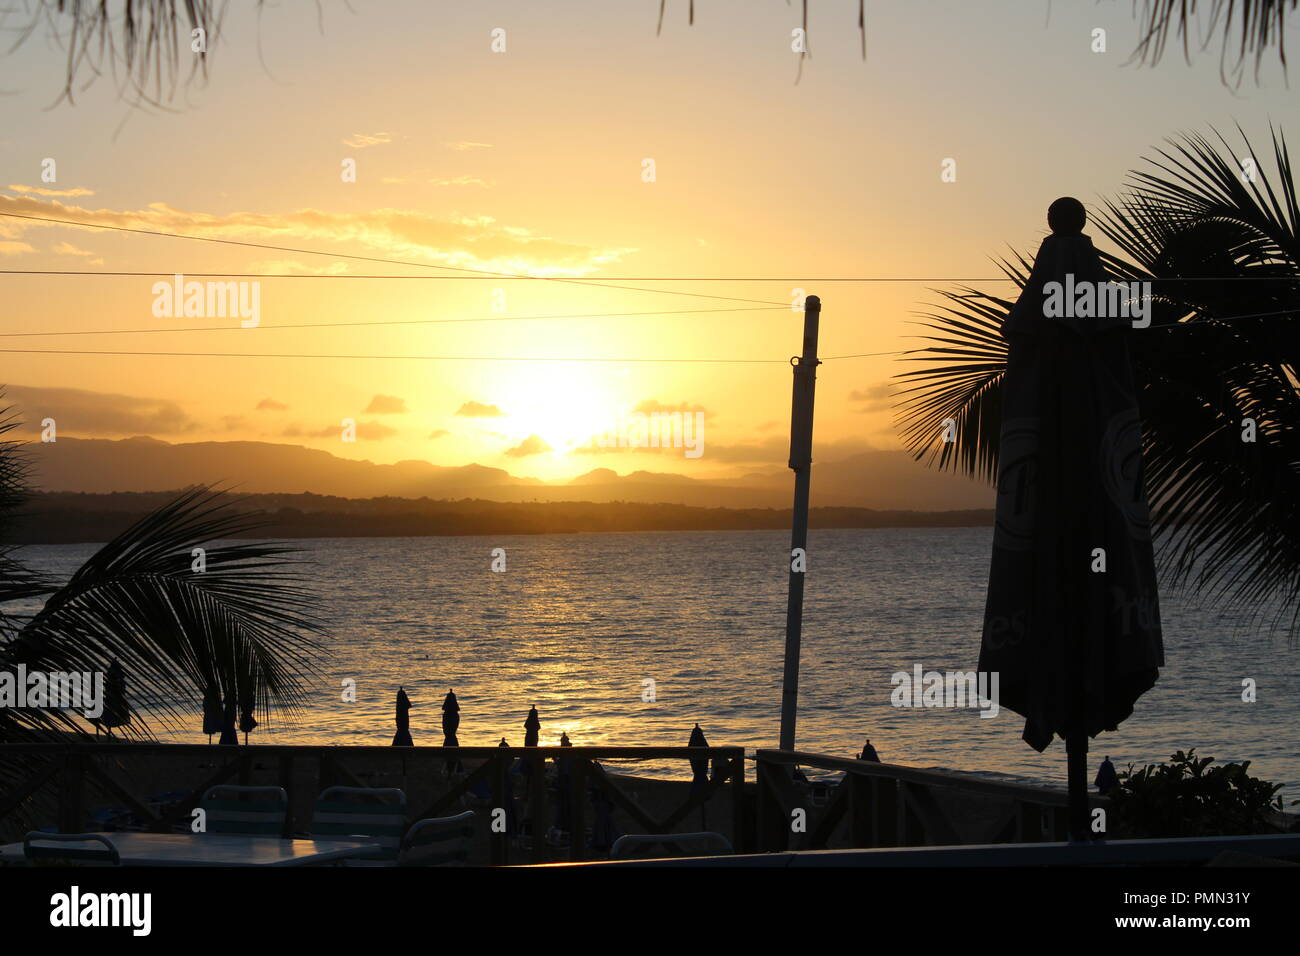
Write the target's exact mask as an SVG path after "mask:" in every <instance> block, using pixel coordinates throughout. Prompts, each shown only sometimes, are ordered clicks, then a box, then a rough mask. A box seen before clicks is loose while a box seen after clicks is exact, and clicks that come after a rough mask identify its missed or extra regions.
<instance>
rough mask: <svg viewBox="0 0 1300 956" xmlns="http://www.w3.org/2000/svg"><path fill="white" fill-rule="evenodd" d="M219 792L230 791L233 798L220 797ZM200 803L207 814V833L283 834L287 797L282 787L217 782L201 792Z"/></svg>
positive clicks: (279, 835)
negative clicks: (204, 791)
mask: <svg viewBox="0 0 1300 956" xmlns="http://www.w3.org/2000/svg"><path fill="white" fill-rule="evenodd" d="M218 794H232V795H233V799H222V798H221V797H219V796H218ZM241 797H248V798H250V799H240V798H241ZM200 806H201V807H202V808H203V810H204V812H205V813H206V814H207V829H206V831H205V832H207V833H240V834H245V835H248V836H268V837H283V836H284V820H285V816H286V814H287V812H288V810H289V797H288V795H287V794H286V793H285V792H284V788H283V787H237V786H232V785H230V784H218V785H217V786H215V787H210V788H209V789H208V792H207V793H205V794H204V795H203V802H202V803H201V804H200Z"/></svg>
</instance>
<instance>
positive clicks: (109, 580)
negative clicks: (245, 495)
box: [3, 488, 321, 733]
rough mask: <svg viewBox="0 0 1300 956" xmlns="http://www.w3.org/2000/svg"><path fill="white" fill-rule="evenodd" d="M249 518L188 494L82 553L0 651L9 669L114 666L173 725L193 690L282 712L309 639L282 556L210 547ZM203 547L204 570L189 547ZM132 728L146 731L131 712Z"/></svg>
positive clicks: (197, 699) (305, 609)
mask: <svg viewBox="0 0 1300 956" xmlns="http://www.w3.org/2000/svg"><path fill="white" fill-rule="evenodd" d="M257 525H258V519H257V517H256V516H254V515H249V514H240V513H235V512H231V511H229V510H228V506H227V505H226V504H225V503H223V501H222V500H221V496H220V494H219V493H218V492H215V491H213V490H211V489H208V488H196V489H193V490H191V491H188V492H185V493H184V494H182V495H180V496H179V497H178V498H177V499H176V500H175V501H173V502H171V503H170V504H168V505H165V506H164V507H162V508H160V509H158V510H157V511H155V512H154V513H152V514H150V515H147V516H146V517H144V518H143V519H141V520H140V521H138V522H136V523H135V524H134V525H132V526H131V527H130V528H128V529H127V530H125V531H123V532H122V533H121V534H120V535H118V536H117V537H116V538H114V539H113V540H112V541H110V542H109V543H107V544H106V545H104V546H103V547H102V548H101V549H100V550H99V551H98V552H96V554H95V555H93V556H92V557H91V558H90V559H89V560H88V561H87V562H86V563H85V564H84V565H83V566H82V567H81V568H80V569H78V570H77V572H76V573H75V574H74V575H73V576H72V578H71V580H69V581H68V582H67V583H66V584H65V585H64V586H63V587H61V588H59V589H58V590H57V591H55V592H54V593H53V594H52V595H51V596H50V598H49V599H48V601H47V602H46V604H45V606H44V608H42V609H41V610H40V611H39V612H38V613H37V614H36V615H34V616H33V617H32V618H31V619H30V620H29V621H27V622H26V623H25V624H24V626H23V627H22V628H21V630H20V631H19V632H18V634H17V635H16V637H14V638H13V639H12V640H11V641H10V642H9V643H8V644H7V645H6V647H5V648H4V650H3V657H4V658H7V660H8V662H9V664H10V666H13V665H14V664H16V663H19V662H21V663H24V664H26V665H27V667H28V668H29V669H40V670H63V671H102V670H104V668H105V666H106V665H107V663H108V662H109V661H110V660H118V661H120V662H121V664H122V665H123V667H124V668H125V669H126V672H127V674H128V677H129V680H130V682H131V686H132V688H133V689H134V690H133V695H132V696H133V698H134V699H136V700H137V701H139V702H141V703H144V704H145V705H146V706H147V708H148V712H149V713H150V715H151V716H154V717H156V718H157V720H158V721H159V722H160V723H162V724H164V725H174V724H175V723H176V721H177V720H178V719H179V717H180V716H181V715H186V714H197V713H199V712H201V709H202V699H203V693H204V691H205V690H210V689H215V690H216V691H217V692H218V694H219V695H220V696H221V697H222V698H223V699H224V698H226V697H234V698H237V699H239V700H241V701H242V700H247V701H256V704H257V706H258V707H259V708H260V710H261V712H262V714H263V715H269V714H270V712H271V710H272V708H277V709H281V710H285V711H288V712H293V711H295V710H297V709H298V708H299V707H300V706H301V705H302V704H303V703H304V702H305V700H306V690H305V689H304V684H305V682H306V681H307V680H308V679H310V678H311V677H312V676H313V675H314V674H315V673H316V664H315V660H316V658H317V657H318V656H319V651H320V646H319V643H318V641H317V640H316V639H315V637H314V635H315V634H317V633H319V632H320V631H321V625H320V622H319V621H318V620H317V618H316V617H315V615H314V613H313V610H312V608H313V600H312V596H311V594H310V592H309V591H308V590H307V589H306V588H305V587H303V584H302V581H301V579H300V577H299V575H297V574H296V573H295V572H294V571H293V570H292V569H291V568H290V566H289V562H288V560H287V559H286V556H288V555H290V554H292V553H293V551H292V549H288V548H283V547H278V546H272V545H268V544H265V543H262V542H237V543H212V542H220V541H221V540H222V539H229V538H231V537H233V536H235V535H238V534H242V533H245V532H248V531H250V530H252V529H254V528H256V527H257ZM200 545H206V564H207V568H206V570H204V571H195V570H192V566H191V565H192V561H193V557H192V555H191V551H192V549H193V548H195V547H197V546H200ZM140 716H141V719H140V720H139V721H138V722H137V724H136V725H133V726H136V730H137V732H139V733H144V732H147V731H148V729H149V723H148V718H146V717H144V715H143V714H141V715H140Z"/></svg>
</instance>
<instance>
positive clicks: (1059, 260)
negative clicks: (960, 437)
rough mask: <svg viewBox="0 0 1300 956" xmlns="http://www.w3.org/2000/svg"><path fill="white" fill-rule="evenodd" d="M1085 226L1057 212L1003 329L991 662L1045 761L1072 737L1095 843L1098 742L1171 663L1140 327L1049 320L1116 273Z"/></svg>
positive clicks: (1071, 206)
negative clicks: (1155, 543) (1046, 753)
mask: <svg viewBox="0 0 1300 956" xmlns="http://www.w3.org/2000/svg"><path fill="white" fill-rule="evenodd" d="M1084 219H1085V217H1084V211H1083V206H1082V204H1080V203H1079V202H1078V201H1077V200H1072V199H1061V200H1057V201H1056V202H1055V203H1053V204H1052V208H1051V209H1050V210H1049V212H1048V222H1049V224H1050V225H1051V226H1052V228H1053V234H1052V235H1051V236H1049V237H1048V238H1047V239H1045V240H1044V241H1043V244H1042V247H1041V248H1040V250H1039V253H1038V256H1037V257H1036V259H1035V262H1034V268H1033V271H1032V273H1031V275H1030V279H1029V281H1028V283H1027V284H1026V286H1025V289H1024V291H1023V292H1022V294H1021V296H1020V299H1019V300H1018V301H1017V302H1016V305H1015V308H1014V309H1013V310H1012V312H1011V314H1010V316H1008V319H1007V321H1006V323H1005V324H1004V326H1003V330H1002V332H1003V335H1004V336H1005V337H1006V338H1007V340H1008V343H1009V349H1008V355H1007V370H1006V375H1005V379H1004V381H1003V398H1002V402H1003V405H1002V429H1001V436H1000V445H999V452H998V455H999V460H998V497H997V511H996V523H995V530H994V537H993V555H992V562H991V567H990V573H989V589H988V600H987V605H986V608H985V617H984V633H983V638H982V642H981V647H980V658H979V669H980V670H981V671H983V672H988V673H997V674H998V676H999V694H998V697H999V702H1000V704H1001V705H1002V706H1004V707H1008V708H1010V709H1011V710H1013V711H1015V712H1016V713H1019V714H1021V715H1022V716H1023V717H1024V718H1025V726H1024V734H1023V736H1024V740H1025V742H1026V743H1028V744H1029V745H1030V746H1031V747H1033V748H1034V749H1035V750H1038V751H1043V750H1045V749H1046V748H1047V746H1048V745H1049V744H1050V743H1051V741H1052V739H1053V737H1054V736H1055V735H1059V736H1060V737H1062V738H1063V739H1064V740H1065V741H1066V752H1067V766H1068V770H1069V786H1070V821H1071V822H1070V830H1071V834H1072V836H1073V837H1074V838H1075V839H1086V838H1087V830H1088V828H1087V765H1086V764H1087V752H1088V738H1089V737H1092V736H1096V735H1097V734H1098V733H1100V732H1101V731H1103V730H1114V729H1116V728H1117V727H1118V725H1119V723H1120V722H1121V721H1123V720H1124V719H1126V718H1127V717H1128V716H1129V715H1130V714H1131V713H1132V712H1133V705H1134V703H1135V702H1136V701H1137V699H1138V697H1140V696H1141V695H1142V694H1143V693H1145V692H1146V691H1147V690H1149V689H1150V688H1151V687H1152V686H1153V685H1154V684H1155V681H1156V678H1157V677H1158V675H1159V668H1160V667H1162V666H1163V665H1164V650H1163V644H1162V639H1161V631H1160V608H1159V600H1158V595H1157V591H1156V579H1155V562H1154V557H1153V552H1152V546H1151V529H1150V522H1149V517H1148V511H1147V501H1146V495H1145V491H1144V489H1143V482H1142V445H1141V437H1142V425H1141V419H1140V418H1139V415H1138V407H1137V398H1136V391H1135V389H1134V384H1133V370H1132V363H1131V360H1130V358H1129V347H1128V341H1127V336H1128V335H1130V334H1132V332H1131V330H1130V328H1129V320H1128V319H1126V318H1120V317H1115V316H1112V317H1103V318H1097V317H1088V316H1086V315H1085V316H1080V315H1074V316H1068V315H1067V316H1064V317H1059V318H1056V317H1052V316H1050V315H1048V314H1047V312H1046V311H1045V309H1044V303H1045V301H1046V295H1047V293H1048V292H1049V291H1053V289H1052V288H1051V287H1048V283H1052V282H1059V283H1062V286H1063V287H1069V286H1070V285H1072V286H1074V287H1076V288H1077V287H1079V286H1080V285H1081V284H1083V283H1089V282H1091V283H1101V282H1102V281H1103V280H1104V279H1105V278H1106V273H1105V270H1104V268H1103V267H1102V264H1101V259H1100V257H1099V256H1098V254H1097V251H1096V250H1095V249H1094V248H1093V246H1092V240H1091V239H1089V238H1088V237H1087V236H1085V235H1083V234H1082V232H1081V230H1082V228H1083V223H1084ZM1079 311H1082V310H1079ZM1094 311H1095V310H1094Z"/></svg>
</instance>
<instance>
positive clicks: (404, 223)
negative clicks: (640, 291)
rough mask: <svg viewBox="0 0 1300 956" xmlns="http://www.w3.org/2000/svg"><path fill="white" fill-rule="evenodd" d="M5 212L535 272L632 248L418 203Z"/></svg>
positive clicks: (54, 204) (591, 265) (32, 202)
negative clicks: (425, 208) (442, 212)
mask: <svg viewBox="0 0 1300 956" xmlns="http://www.w3.org/2000/svg"><path fill="white" fill-rule="evenodd" d="M0 212H4V213H16V214H19V215H27V216H44V217H49V218H52V219H63V220H69V221H71V222H75V223H77V224H78V225H79V226H81V227H83V228H87V229H94V228H95V227H96V226H112V227H118V228H127V229H146V230H149V231H153V232H167V233H179V234H182V235H186V236H199V237H210V238H214V239H238V240H241V241H248V242H263V243H268V244H275V245H286V244H288V243H291V242H302V243H304V244H311V245H314V246H317V247H319V244H321V243H333V242H338V243H348V244H350V246H351V248H350V249H349V251H354V250H355V249H356V247H357V246H358V245H359V246H361V247H363V248H364V249H365V250H366V251H368V252H370V253H374V254H378V255H382V256H384V257H387V258H397V259H405V260H411V261H417V262H426V263H430V264H434V265H449V266H455V267H459V268H474V269H484V270H487V271H492V272H508V273H518V274H522V275H535V276H582V275H588V274H590V273H592V272H594V271H596V270H597V269H599V268H600V267H601V266H602V265H606V264H608V263H611V262H615V261H618V260H619V259H620V258H621V257H622V256H623V255H625V254H626V253H628V252H631V251H634V250H631V249H595V248H593V247H591V246H587V245H584V244H582V243H578V242H570V241H567V240H562V239H556V238H553V237H551V236H544V235H538V234H535V233H533V232H532V231H530V230H528V229H524V228H521V227H518V226H511V225H506V224H502V223H499V222H497V221H496V220H495V219H493V218H492V217H490V216H459V217H453V218H450V219H439V218H436V217H434V216H432V215H430V214H428V213H425V212H422V211H419V210H414V209H394V208H382V209H370V210H364V211H358V212H326V211H324V210H320V209H298V210H295V211H293V212H287V213H255V212H232V213H226V214H222V215H213V214H209V213H200V212H191V211H188V210H184V209H177V208H175V207H174V206H169V205H167V204H166V203H151V204H150V205H148V206H147V207H145V208H144V209H135V210H114V209H85V208H83V207H80V206H75V205H67V204H64V203H61V202H59V201H58V200H55V199H51V200H42V199H39V198H36V197H33V196H5V195H0ZM19 223H21V227H20V226H19ZM42 227H44V228H51V227H55V228H67V227H66V226H61V225H59V224H51V223H48V222H45V223H42V222H32V221H21V220H14V221H13V224H12V225H10V226H9V228H10V230H11V232H10V233H7V237H8V238H18V237H19V236H20V235H22V234H23V233H25V231H26V230H31V229H38V228H42ZM24 251H25V250H24ZM321 251H322V252H328V249H321Z"/></svg>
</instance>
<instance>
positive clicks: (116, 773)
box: [0, 742, 745, 865]
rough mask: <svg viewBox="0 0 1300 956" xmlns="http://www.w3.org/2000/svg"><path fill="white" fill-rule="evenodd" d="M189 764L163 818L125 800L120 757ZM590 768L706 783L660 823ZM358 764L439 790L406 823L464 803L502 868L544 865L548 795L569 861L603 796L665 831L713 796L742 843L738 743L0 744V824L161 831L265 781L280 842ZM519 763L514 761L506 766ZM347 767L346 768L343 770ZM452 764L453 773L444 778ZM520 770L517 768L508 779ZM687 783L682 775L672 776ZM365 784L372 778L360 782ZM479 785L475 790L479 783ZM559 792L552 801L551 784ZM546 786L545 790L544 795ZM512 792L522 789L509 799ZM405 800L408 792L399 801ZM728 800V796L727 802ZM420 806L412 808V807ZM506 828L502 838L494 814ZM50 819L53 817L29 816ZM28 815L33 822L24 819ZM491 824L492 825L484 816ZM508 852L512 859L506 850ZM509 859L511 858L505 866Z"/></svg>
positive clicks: (649, 829)
mask: <svg viewBox="0 0 1300 956" xmlns="http://www.w3.org/2000/svg"><path fill="white" fill-rule="evenodd" d="M177 759H179V760H182V761H186V760H188V761H190V762H191V764H193V762H194V761H198V762H199V764H198V765H199V766H203V767H205V768H206V769H207V770H209V771H210V772H209V773H207V774H206V777H205V778H204V779H202V780H201V782H200V783H199V784H197V785H195V786H192V787H191V786H188V785H187V786H185V788H184V791H185V794H184V796H182V797H180V798H178V799H176V800H174V801H172V802H171V803H170V806H169V808H168V809H166V810H165V811H161V812H160V811H159V810H157V809H155V807H152V806H150V800H149V798H148V797H147V796H146V795H145V794H142V793H139V792H136V789H135V788H133V786H132V785H131V783H130V782H128V781H127V780H125V779H123V778H124V776H127V775H128V774H127V772H126V771H127V764H128V762H129V761H131V760H143V761H146V762H154V763H161V762H164V761H167V760H177ZM601 760H608V761H614V760H634V761H645V760H655V761H664V760H680V761H683V764H684V769H685V767H686V762H688V761H698V760H707V761H708V763H709V766H710V768H711V773H710V775H709V778H708V781H707V783H702V784H701V785H700V786H698V787H696V786H690V785H689V784H688V783H686V782H685V781H682V782H681V783H680V784H679V785H678V789H680V790H681V792H682V793H683V794H685V799H684V800H683V801H682V802H681V803H680V805H678V806H677V807H676V808H675V809H672V810H671V811H670V812H668V813H667V814H666V815H661V816H658V817H656V816H655V815H653V814H652V813H651V812H650V811H649V810H647V809H645V808H643V807H642V806H641V805H639V804H638V802H637V801H636V800H634V799H632V798H631V797H629V796H628V795H627V793H625V792H624V789H623V787H622V786H620V783H619V781H618V780H616V779H615V778H614V777H612V776H611V775H610V773H609V772H608V771H606V769H605V768H604V767H603V766H602V765H601V764H600V763H599V762H598V761H601ZM547 761H552V762H555V761H559V762H560V763H559V764H557V766H561V765H562V766H563V769H564V772H563V774H562V775H560V776H558V777H557V778H556V780H555V783H556V786H555V787H554V788H553V787H552V785H551V783H549V782H548V780H547V775H546V773H545V766H546V762H547ZM361 762H365V763H366V764H368V765H372V766H373V765H376V764H387V765H391V764H393V763H395V762H400V764H401V767H402V771H401V773H402V777H403V779H406V778H408V777H409V778H414V777H415V776H417V774H418V775H420V776H421V778H422V779H423V780H426V781H439V782H440V783H439V785H437V786H432V787H428V786H426V787H423V788H422V789H423V790H425V791H426V793H427V795H428V799H423V798H416V802H412V803H410V804H408V809H409V810H410V816H409V819H408V821H407V822H408V823H411V822H414V821H415V820H420V819H424V818H427V817H436V816H444V815H448V814H452V813H457V812H460V811H461V810H462V809H463V808H464V806H465V805H466V803H467V802H468V801H469V800H471V799H476V802H477V804H478V805H479V806H481V807H482V809H483V810H485V811H487V812H485V813H481V814H480V826H482V827H484V828H487V829H488V836H487V841H488V845H489V857H490V862H491V863H492V864H493V865H504V864H508V863H518V862H545V861H548V860H550V859H552V855H553V851H554V849H555V848H554V847H549V846H548V844H547V841H546V839H545V834H546V831H547V827H546V825H545V824H546V822H547V821H549V820H550V819H551V813H552V810H553V809H554V808H553V807H550V806H549V804H550V803H551V800H552V797H553V796H554V797H556V798H558V799H567V804H568V807H567V809H568V813H569V832H570V833H572V834H574V835H575V836H573V837H572V838H571V839H570V846H569V847H568V856H569V859H570V860H575V861H577V860H583V859H585V858H587V856H588V855H589V853H588V847H587V840H586V838H585V834H586V832H587V829H588V825H589V824H590V823H591V822H593V809H594V807H593V796H595V795H599V796H597V797H596V798H597V799H600V798H603V799H607V800H608V801H609V804H611V805H612V808H613V811H619V812H620V813H621V815H622V818H623V819H624V820H625V821H627V822H629V823H630V824H631V825H632V826H633V827H634V828H635V830H634V832H641V833H647V834H669V833H673V832H682V831H681V830H680V829H678V828H679V827H681V826H682V824H683V823H685V822H686V820H687V818H688V817H689V816H690V815H691V814H692V812H693V811H695V810H697V809H699V808H701V807H703V806H704V805H705V803H706V802H708V801H711V800H713V799H714V798H715V797H721V798H723V802H724V803H729V804H730V807H729V809H730V811H731V812H730V829H731V839H732V842H733V845H734V846H736V847H737V848H739V847H740V846H741V844H742V843H743V841H744V839H745V836H744V834H745V813H744V786H745V760H744V750H743V749H742V748H739V747H458V748H443V747H350V746H349V747H338V746H327V747H317V746H281V745H267V746H263V745H253V746H247V747H222V746H209V745H202V744H197V745H191V744H160V743H130V742H123V743H113V742H102V743H84V744H83V743H75V744H0V781H8V784H7V785H4V786H5V789H3V790H0V825H3V824H4V823H5V822H6V821H11V820H15V819H18V818H19V817H20V816H21V817H23V818H25V819H29V820H31V822H32V823H34V824H41V823H43V824H45V825H49V824H52V825H54V826H55V827H56V828H57V829H58V830H59V831H60V832H64V833H78V832H83V831H85V830H86V829H87V820H88V811H89V809H90V805H91V801H92V800H99V801H103V800H107V801H111V802H113V803H116V804H120V805H122V806H123V807H125V808H127V809H129V811H130V812H131V813H132V814H133V815H134V816H135V817H136V818H137V819H138V820H139V821H140V822H141V824H142V826H143V828H144V829H145V830H148V831H155V832H168V831H171V830H174V829H176V828H178V827H184V826H187V825H188V823H189V820H190V813H191V811H192V810H193V809H194V808H195V807H196V806H197V805H198V804H199V802H200V801H201V800H202V797H203V794H204V793H205V792H206V791H207V789H208V788H209V787H213V786H216V785H217V784H222V783H235V784H242V785H248V784H250V783H257V784H275V785H278V786H280V787H283V788H284V789H285V791H286V792H287V793H288V795H289V813H288V815H287V818H286V820H285V826H284V835H285V836H286V837H287V836H290V835H294V834H303V833H306V832H308V828H309V821H308V819H307V814H309V812H310V811H309V809H307V808H310V807H311V806H312V805H313V804H314V802H315V799H316V796H317V794H318V793H319V792H320V791H321V790H323V789H324V788H326V787H329V786H335V785H347V786H373V785H374V784H373V783H368V782H367V781H365V780H363V779H362V776H359V775H358V773H356V772H354V768H355V766H356V765H357V764H358V763H361ZM517 762H522V763H517ZM349 764H351V765H352V767H350V766H349ZM457 764H459V765H460V766H461V767H463V771H462V772H450V773H449V772H448V768H449V767H454V766H455V765H457ZM525 767H526V770H524V772H522V773H519V772H515V771H516V770H518V769H523V768H525ZM683 775H684V776H687V777H689V773H686V774H683ZM370 776H371V777H372V779H373V776H374V775H373V774H370ZM484 785H486V786H484ZM560 786H563V787H564V788H565V790H566V791H567V792H565V793H564V794H563V795H561V794H560V792H559V787H560ZM553 789H554V790H555V792H554V794H553V793H552V790H553ZM485 790H486V791H487V793H488V794H489V796H487V797H486V799H485V800H484V799H479V798H474V797H473V795H474V794H475V792H476V791H477V792H479V793H482V792H484V791H485ZM520 791H522V793H521V792H520ZM412 796H413V794H408V798H411V797H412ZM728 797H729V799H728ZM421 800H423V802H420V801H421ZM520 800H522V801H523V803H524V804H525V805H526V807H527V817H528V818H529V819H530V820H531V822H532V825H531V832H530V834H529V835H528V839H522V838H521V833H520V828H519V827H518V822H519V821H518V820H516V819H515V817H516V816H517V815H516V814H515V813H514V810H515V807H516V806H517V802H516V801H520ZM496 809H501V810H505V811H506V813H505V818H507V819H509V821H510V822H511V824H512V827H511V829H512V830H513V832H508V831H505V829H504V828H503V827H502V826H499V825H498V826H493V823H494V822H496V823H498V824H499V823H500V822H501V814H493V813H492V811H493V810H496ZM47 812H48V813H50V814H51V815H52V817H53V819H48V820H41V819H39V817H40V814H42V813H47ZM33 814H35V815H36V816H37V819H34V820H33V819H31V818H32V816H33ZM494 817H495V818H496V819H495V820H494ZM512 850H513V851H514V852H513V854H512ZM512 855H513V856H514V857H516V858H515V859H512Z"/></svg>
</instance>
